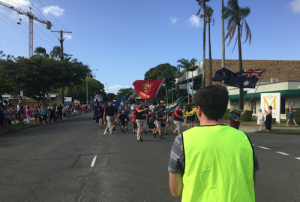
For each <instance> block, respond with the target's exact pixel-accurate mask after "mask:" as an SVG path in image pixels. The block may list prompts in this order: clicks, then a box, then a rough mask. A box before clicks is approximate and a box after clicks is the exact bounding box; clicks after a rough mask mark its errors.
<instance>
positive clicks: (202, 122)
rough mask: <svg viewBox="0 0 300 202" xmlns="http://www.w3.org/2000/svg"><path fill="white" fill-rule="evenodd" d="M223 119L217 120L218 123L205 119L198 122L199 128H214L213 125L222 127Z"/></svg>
mask: <svg viewBox="0 0 300 202" xmlns="http://www.w3.org/2000/svg"><path fill="white" fill-rule="evenodd" d="M223 124H224V122H223V119H219V120H218V121H215V120H209V119H205V120H200V126H215V125H223Z"/></svg>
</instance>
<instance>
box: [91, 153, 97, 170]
mask: <svg viewBox="0 0 300 202" xmlns="http://www.w3.org/2000/svg"><path fill="white" fill-rule="evenodd" d="M96 159H97V155H96V156H95V157H94V158H93V161H92V163H91V168H92V167H94V165H95V162H96Z"/></svg>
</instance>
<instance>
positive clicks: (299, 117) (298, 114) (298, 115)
mask: <svg viewBox="0 0 300 202" xmlns="http://www.w3.org/2000/svg"><path fill="white" fill-rule="evenodd" d="M293 109H294V110H297V111H296V112H294V117H295V119H296V123H300V107H293ZM285 115H286V120H288V119H289V108H285ZM291 122H292V121H290V123H291Z"/></svg>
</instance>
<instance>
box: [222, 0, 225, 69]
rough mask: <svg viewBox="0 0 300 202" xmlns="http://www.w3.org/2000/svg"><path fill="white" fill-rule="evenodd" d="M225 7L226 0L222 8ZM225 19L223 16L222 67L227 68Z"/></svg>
mask: <svg viewBox="0 0 300 202" xmlns="http://www.w3.org/2000/svg"><path fill="white" fill-rule="evenodd" d="M223 8H224V0H222V9H223ZM224 24H225V23H224V19H223V18H222V68H225V29H224Z"/></svg>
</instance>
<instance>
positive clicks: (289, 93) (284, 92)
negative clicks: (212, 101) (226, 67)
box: [229, 90, 300, 100]
mask: <svg viewBox="0 0 300 202" xmlns="http://www.w3.org/2000/svg"><path fill="white" fill-rule="evenodd" d="M261 93H281V96H284V97H287V96H300V90H278V91H266V92H259V93H255V95H254V97H253V98H260V94H261ZM252 95H253V93H248V94H246V95H245V98H246V99H247V98H248V99H250V98H252ZM229 99H231V100H235V99H239V94H235V95H229Z"/></svg>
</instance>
